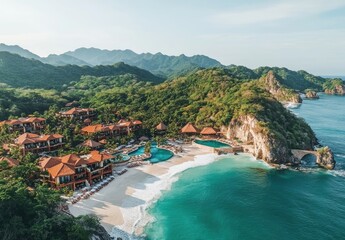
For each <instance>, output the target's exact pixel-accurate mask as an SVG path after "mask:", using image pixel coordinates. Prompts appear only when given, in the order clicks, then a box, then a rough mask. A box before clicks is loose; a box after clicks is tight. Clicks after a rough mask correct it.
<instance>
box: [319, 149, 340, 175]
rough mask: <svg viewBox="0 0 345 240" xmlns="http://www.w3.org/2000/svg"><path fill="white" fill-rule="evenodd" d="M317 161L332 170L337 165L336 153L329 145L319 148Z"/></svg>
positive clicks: (321, 165)
mask: <svg viewBox="0 0 345 240" xmlns="http://www.w3.org/2000/svg"><path fill="white" fill-rule="evenodd" d="M316 163H317V164H318V165H319V166H320V167H323V168H326V169H329V170H332V169H334V167H335V163H336V162H335V160H334V154H333V152H332V150H331V149H330V148H329V147H323V148H319V149H318V150H317V159H316Z"/></svg>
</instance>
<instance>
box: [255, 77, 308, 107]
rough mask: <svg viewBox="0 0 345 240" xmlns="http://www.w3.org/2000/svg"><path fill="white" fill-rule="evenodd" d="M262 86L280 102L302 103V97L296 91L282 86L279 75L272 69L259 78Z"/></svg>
mask: <svg viewBox="0 0 345 240" xmlns="http://www.w3.org/2000/svg"><path fill="white" fill-rule="evenodd" d="M260 81H261V83H262V84H263V86H264V87H265V88H266V90H267V91H269V92H270V93H271V94H272V95H273V96H274V97H275V98H276V99H277V100H278V101H279V102H282V103H302V98H301V96H300V95H299V93H298V92H296V91H294V90H292V89H289V88H287V87H285V86H283V85H282V84H281V83H280V81H279V76H278V75H276V74H275V73H274V72H273V71H269V72H268V73H267V74H266V76H264V77H262V78H261V79H260Z"/></svg>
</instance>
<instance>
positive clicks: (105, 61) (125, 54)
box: [0, 44, 222, 78]
mask: <svg viewBox="0 0 345 240" xmlns="http://www.w3.org/2000/svg"><path fill="white" fill-rule="evenodd" d="M0 51H6V52H10V53H14V54H18V55H20V56H22V57H25V58H29V59H35V60H38V61H41V62H42V63H47V64H51V65H54V66H64V65H78V66H97V65H112V64H114V63H118V62H124V63H126V64H129V65H132V66H136V67H139V68H142V69H145V70H147V71H150V72H151V73H153V74H155V75H158V76H161V77H164V78H171V77H176V76H179V75H183V74H185V73H187V72H189V71H191V70H193V69H196V68H200V67H201V68H210V67H219V66H222V64H221V63H220V62H218V61H217V60H215V59H212V58H210V57H207V56H204V55H195V56H192V57H187V56H185V55H184V54H182V55H179V56H168V55H164V54H162V53H156V54H152V53H142V54H137V53H135V52H133V51H131V50H101V49H98V48H78V49H76V50H74V51H69V52H66V53H63V54H60V55H57V54H50V55H49V56H48V57H45V58H44V57H40V56H38V55H36V54H34V53H32V52H30V51H29V50H26V49H23V48H22V47H20V46H17V45H14V46H9V45H6V44H0Z"/></svg>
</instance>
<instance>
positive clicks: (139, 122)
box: [133, 120, 143, 125]
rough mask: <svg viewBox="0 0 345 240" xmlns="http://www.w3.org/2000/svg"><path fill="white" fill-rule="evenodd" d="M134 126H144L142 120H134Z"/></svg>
mask: <svg viewBox="0 0 345 240" xmlns="http://www.w3.org/2000/svg"><path fill="white" fill-rule="evenodd" d="M133 124H134V125H141V124H143V122H142V121H140V120H134V121H133Z"/></svg>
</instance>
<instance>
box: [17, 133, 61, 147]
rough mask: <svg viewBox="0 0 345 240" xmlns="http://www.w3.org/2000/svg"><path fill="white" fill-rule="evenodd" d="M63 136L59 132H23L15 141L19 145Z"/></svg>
mask: <svg viewBox="0 0 345 240" xmlns="http://www.w3.org/2000/svg"><path fill="white" fill-rule="evenodd" d="M59 138H63V136H62V135H60V134H50V135H41V136H39V135H37V134H33V133H24V134H22V135H20V136H19V137H18V138H17V139H16V140H15V142H16V143H17V144H19V145H22V144H27V143H36V142H44V141H48V140H54V139H59Z"/></svg>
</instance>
